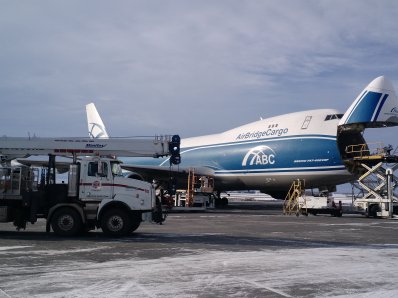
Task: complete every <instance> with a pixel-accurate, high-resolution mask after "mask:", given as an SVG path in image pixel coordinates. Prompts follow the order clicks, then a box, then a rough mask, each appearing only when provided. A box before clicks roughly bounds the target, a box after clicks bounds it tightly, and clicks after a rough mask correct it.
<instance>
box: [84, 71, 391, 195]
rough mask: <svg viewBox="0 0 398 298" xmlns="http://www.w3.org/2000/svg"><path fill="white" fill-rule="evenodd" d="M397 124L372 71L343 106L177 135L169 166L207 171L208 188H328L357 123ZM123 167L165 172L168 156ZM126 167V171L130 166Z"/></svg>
mask: <svg viewBox="0 0 398 298" xmlns="http://www.w3.org/2000/svg"><path fill="white" fill-rule="evenodd" d="M87 117H88V127H89V132H90V135H91V136H92V137H107V133H106V130H105V127H104V125H103V123H102V120H101V118H100V116H99V115H98V112H97V111H96V109H95V106H94V105H93V104H90V105H88V106H87ZM396 125H398V102H397V96H396V94H395V91H394V88H393V86H392V84H391V83H390V81H388V80H387V79H386V78H385V77H384V76H381V77H378V78H376V79H374V80H373V81H372V82H371V83H370V84H369V85H368V86H366V88H365V89H364V90H363V91H362V92H361V93H360V94H359V96H358V97H357V98H356V99H355V101H354V102H353V103H352V105H351V106H350V107H349V109H348V110H347V111H346V112H345V113H344V114H342V113H340V112H339V111H337V110H334V109H321V110H309V111H304V112H296V113H290V114H285V115H281V116H276V117H272V118H268V119H261V120H259V121H256V122H253V123H249V124H246V125H243V126H240V127H237V128H234V129H231V130H228V131H225V132H222V133H219V134H213V135H206V136H200V137H193V138H186V139H182V140H181V160H182V161H181V164H180V165H179V166H178V168H177V169H175V167H173V169H172V170H173V171H174V172H175V173H176V174H177V173H178V174H179V175H180V176H184V175H185V176H186V173H187V171H188V169H189V168H195V173H197V174H198V175H210V176H212V177H213V178H214V181H215V190H217V191H226V190H261V191H262V192H264V193H267V194H269V195H271V196H273V197H275V198H279V199H284V198H285V196H286V193H287V191H288V190H289V187H290V185H291V184H292V181H293V180H295V179H303V180H305V185H306V187H307V188H320V189H326V190H329V191H333V190H334V189H335V186H336V185H338V184H343V183H346V182H350V181H352V180H353V179H355V176H356V175H357V174H358V173H356V172H355V171H354V169H353V168H352V167H350V165H349V163H346V162H345V160H346V159H347V158H350V157H352V154H349V153H347V152H346V147H347V146H348V145H355V144H365V143H366V142H365V140H364V138H363V136H362V134H363V131H364V130H365V128H376V127H386V126H396ZM122 160H123V161H124V168H125V169H128V170H130V171H133V172H134V173H137V174H139V175H141V176H142V177H143V178H144V179H146V180H147V179H148V180H152V179H157V180H162V179H163V180H166V181H167V179H169V172H168V171H169V166H170V163H169V159H168V158H167V159H162V160H161V161H159V160H156V159H142V158H141V159H122ZM133 175H134V174H133Z"/></svg>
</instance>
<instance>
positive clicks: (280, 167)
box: [134, 109, 353, 194]
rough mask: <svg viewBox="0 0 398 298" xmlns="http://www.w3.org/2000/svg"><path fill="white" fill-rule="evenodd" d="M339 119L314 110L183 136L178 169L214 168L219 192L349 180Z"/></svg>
mask: <svg viewBox="0 0 398 298" xmlns="http://www.w3.org/2000/svg"><path fill="white" fill-rule="evenodd" d="M339 117H341V114H339V112H338V111H336V110H332V109H323V110H311V111H304V112H297V113H291V114H285V115H282V116H277V117H272V118H268V119H263V120H259V121H256V122H253V123H250V124H247V125H243V126H240V127H237V128H235V129H231V130H228V131H225V132H223V133H220V134H214V135H207V136H201V137H194V138H186V139H182V140H181V159H182V162H181V165H180V167H183V168H189V167H194V168H208V169H211V170H212V171H213V175H214V178H215V188H216V189H217V190H243V189H260V190H262V191H264V192H266V193H270V194H274V193H277V192H279V191H281V192H283V193H286V191H287V190H288V188H289V187H290V185H291V184H292V182H293V180H295V179H303V180H305V185H306V187H321V186H334V185H337V184H341V183H345V182H348V181H350V180H352V178H353V176H352V174H351V173H350V172H349V171H348V170H347V169H346V167H345V166H344V163H343V160H342V157H341V154H340V151H339V146H338V144H337V127H338V123H339ZM153 161H155V162H156V160H152V162H153ZM134 162H135V163H141V164H142V163H146V164H147V162H148V160H146V161H141V162H140V161H138V160H135V161H134ZM159 164H160V165H162V166H167V167H168V166H169V160H168V159H164V160H162V161H161V162H159V160H157V165H159Z"/></svg>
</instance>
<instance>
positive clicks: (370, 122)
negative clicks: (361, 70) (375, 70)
mask: <svg viewBox="0 0 398 298" xmlns="http://www.w3.org/2000/svg"><path fill="white" fill-rule="evenodd" d="M339 125H340V126H342V127H344V128H346V129H350V128H358V127H360V128H361V129H362V130H363V129H365V128H376V127H386V126H396V125H398V101H397V95H396V93H395V90H394V87H393V86H392V84H391V82H390V81H389V80H388V79H387V78H385V77H384V76H380V77H378V78H376V79H374V80H373V81H372V82H370V84H369V85H367V86H366V88H365V89H364V90H363V91H362V92H361V93H360V94H359V95H358V97H357V98H356V99H355V101H354V102H353V103H352V105H351V106H350V107H349V109H348V110H347V111H346V112H345V114H344V116H343V118H341V120H340V123H339Z"/></svg>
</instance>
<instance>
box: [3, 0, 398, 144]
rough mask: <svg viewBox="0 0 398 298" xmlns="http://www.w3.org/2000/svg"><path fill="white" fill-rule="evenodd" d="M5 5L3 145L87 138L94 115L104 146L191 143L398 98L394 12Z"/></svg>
mask: <svg viewBox="0 0 398 298" xmlns="http://www.w3.org/2000/svg"><path fill="white" fill-rule="evenodd" d="M0 4H1V6H0V40H1V47H0V100H1V108H0V109H1V110H0V111H1V112H0V115H1V125H0V135H8V136H27V135H28V133H30V134H31V135H33V134H36V135H38V136H86V135H87V125H86V115H85V105H86V104H87V103H89V102H94V103H95V104H96V106H97V108H98V110H99V112H100V114H101V115H102V118H103V120H104V122H105V124H106V126H107V130H108V132H109V133H110V134H111V135H112V136H132V135H155V134H165V133H170V134H173V133H179V134H180V135H181V136H182V137H189V136H196V135H203V134H209V133H216V132H221V131H224V130H227V129H230V128H233V127H236V126H239V125H242V124H246V123H248V122H251V121H255V120H258V119H259V118H260V117H263V118H266V117H270V116H275V115H279V114H283V113H287V112H294V111H300V110H306V109H315V108H337V109H339V110H341V111H342V112H344V111H345V110H346V109H347V108H348V106H349V105H350V104H351V103H352V101H353V100H354V98H355V97H356V96H357V95H358V93H359V92H360V91H361V90H362V89H363V88H364V87H365V86H366V85H367V84H368V83H369V82H370V81H371V80H372V79H373V78H375V77H377V76H379V75H382V74H384V75H386V76H387V77H388V78H389V79H390V80H391V81H392V83H393V85H394V86H395V88H398V67H397V64H398V59H397V53H398V21H397V13H398V2H397V1H393V0H391V1H380V0H377V1H376V0H374V1H363V0H361V1H336V0H333V1H318V0H316V1H283V0H282V1H281V0H277V1H265V0H263V1H215V0H211V1H203V0H201V1H160V0H159V1H148V0H145V1H98V0H96V1H89V0H85V1H71V0H67V1H53V0H51V1H41V0H36V1H4V0H0ZM397 129H398V128H397ZM378 134H380V132H379V133H378ZM383 134H384V135H386V134H390V135H393V134H396V129H395V130H391V129H389V130H387V131H385V132H384V131H383ZM391 142H392V143H394V144H395V145H396V143H397V142H396V141H395V140H393V141H391Z"/></svg>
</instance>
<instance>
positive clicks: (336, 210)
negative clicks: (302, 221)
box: [299, 195, 343, 217]
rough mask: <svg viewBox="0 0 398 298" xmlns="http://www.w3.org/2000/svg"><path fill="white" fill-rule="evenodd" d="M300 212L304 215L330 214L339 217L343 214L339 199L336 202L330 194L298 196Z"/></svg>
mask: <svg viewBox="0 0 398 298" xmlns="http://www.w3.org/2000/svg"><path fill="white" fill-rule="evenodd" d="M299 204H300V205H301V208H300V210H301V213H302V214H304V215H308V214H312V215H317V214H330V215H332V216H337V217H340V216H342V215H343V208H342V204H341V201H340V202H338V203H337V204H336V203H335V201H334V198H333V197H332V196H319V197H316V196H307V195H306V196H303V197H300V198H299Z"/></svg>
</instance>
